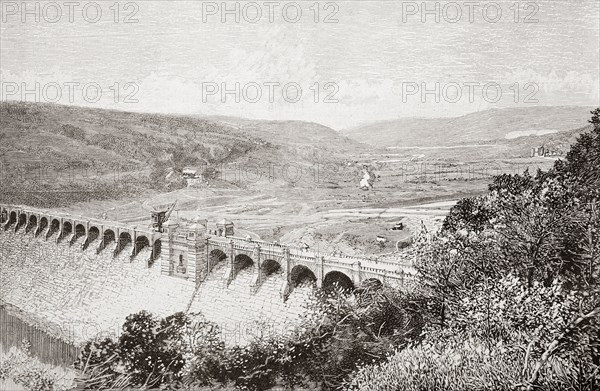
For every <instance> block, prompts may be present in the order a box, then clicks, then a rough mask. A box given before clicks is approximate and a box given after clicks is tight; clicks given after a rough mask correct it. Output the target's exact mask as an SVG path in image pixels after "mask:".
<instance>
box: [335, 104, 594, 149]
mask: <svg viewBox="0 0 600 391" xmlns="http://www.w3.org/2000/svg"><path fill="white" fill-rule="evenodd" d="M593 109H594V107H579V106H559V107H552V106H536V107H522V108H507V109H492V110H486V111H481V112H477V113H472V114H468V115H464V116H461V117H456V118H400V119H397V120H391V121H383V122H376V123H373V124H368V125H364V126H359V127H355V128H351V129H346V130H343V131H342V132H341V133H342V134H343V135H345V136H348V137H350V138H352V139H354V140H357V141H361V142H364V143H367V144H371V145H374V146H377V147H432V146H451V145H460V144H480V143H488V142H492V141H497V140H499V141H502V143H504V140H518V141H517V142H520V141H524V139H520V138H522V137H526V136H535V135H540V136H544V135H550V134H554V133H558V132H562V131H566V130H570V129H578V128H581V127H582V126H585V125H586V124H587V119H588V118H589V117H590V114H589V113H590V111H591V110H593Z"/></svg>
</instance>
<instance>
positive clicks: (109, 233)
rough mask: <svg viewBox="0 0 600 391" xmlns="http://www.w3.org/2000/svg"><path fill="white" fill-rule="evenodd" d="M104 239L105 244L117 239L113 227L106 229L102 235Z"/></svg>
mask: <svg viewBox="0 0 600 391" xmlns="http://www.w3.org/2000/svg"><path fill="white" fill-rule="evenodd" d="M102 240H103V241H104V244H105V245H107V244H109V243H111V242H114V241H115V232H114V231H113V230H112V229H107V230H105V231H104V234H103V235H102Z"/></svg>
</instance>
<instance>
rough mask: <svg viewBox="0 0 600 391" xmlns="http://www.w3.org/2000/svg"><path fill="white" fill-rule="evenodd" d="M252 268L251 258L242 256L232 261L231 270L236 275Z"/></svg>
mask: <svg viewBox="0 0 600 391" xmlns="http://www.w3.org/2000/svg"><path fill="white" fill-rule="evenodd" d="M253 266H254V261H253V260H252V258H250V257H249V256H247V255H244V254H240V255H237V256H236V257H235V258H234V260H233V268H234V271H235V274H236V275H237V274H238V273H239V272H241V271H242V270H244V269H248V268H251V267H253Z"/></svg>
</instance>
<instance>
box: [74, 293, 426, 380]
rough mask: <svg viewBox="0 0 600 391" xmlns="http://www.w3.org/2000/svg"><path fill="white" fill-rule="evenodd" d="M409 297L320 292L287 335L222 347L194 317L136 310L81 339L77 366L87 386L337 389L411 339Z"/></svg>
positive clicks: (415, 332) (211, 329) (413, 321)
mask: <svg viewBox="0 0 600 391" xmlns="http://www.w3.org/2000/svg"><path fill="white" fill-rule="evenodd" d="M409 302H410V298H409V297H408V296H406V295H404V294H401V293H399V292H396V291H394V290H391V289H387V288H381V287H365V288H363V289H361V290H359V291H357V292H354V293H352V294H348V293H344V292H342V291H339V290H338V291H334V292H328V293H326V292H320V293H318V294H317V295H315V297H314V298H313V300H312V301H311V308H309V309H308V311H307V315H306V317H305V319H304V320H303V321H302V323H301V325H300V326H299V327H298V328H297V329H296V330H295V331H294V332H293V333H291V334H290V335H286V336H275V337H265V338H258V339H256V340H254V341H252V342H251V343H250V344H248V345H246V346H233V347H227V348H226V347H225V346H224V344H223V342H221V340H220V338H219V337H220V335H219V329H218V328H217V327H216V326H215V325H214V324H212V323H210V322H206V321H204V320H203V319H202V317H201V316H199V315H197V314H194V315H185V314H183V313H177V314H175V315H173V316H170V317H168V318H165V319H162V320H161V319H159V318H157V317H155V316H153V315H151V314H149V313H147V312H143V311H142V312H140V313H137V314H133V315H131V316H129V317H128V318H127V320H126V322H125V324H124V325H123V334H122V335H121V337H120V338H119V340H117V341H114V340H112V339H110V338H108V339H104V340H100V341H91V342H88V343H87V344H86V346H85V347H84V349H83V351H82V354H81V358H80V360H79V362H78V364H77V365H78V367H79V368H80V369H81V370H82V371H83V372H84V373H85V374H86V375H87V377H88V380H87V383H86V387H88V388H91V389H119V388H125V387H132V386H133V387H158V386H160V385H168V386H169V387H171V388H177V387H180V388H185V389H189V388H194V387H202V386H216V385H220V386H226V385H231V386H234V387H237V388H238V389H245V390H264V389H268V388H270V387H273V386H275V385H285V386H289V387H294V386H306V385H311V384H312V385H317V386H318V387H319V389H324V390H328V389H337V388H339V387H340V386H341V385H342V384H344V382H345V381H346V380H347V379H348V376H349V375H350V374H352V373H353V372H354V371H355V370H356V369H357V368H358V367H359V366H361V365H365V364H371V363H379V362H381V361H383V360H385V359H386V358H387V357H388V356H389V355H390V354H391V353H393V352H394V350H395V349H399V348H402V347H403V346H406V345H407V344H408V343H409V342H412V341H415V340H416V339H417V338H418V336H419V335H420V332H421V328H422V320H421V318H420V316H419V315H418V313H415V312H414V311H412V309H411V307H410V306H409V305H405V303H409Z"/></svg>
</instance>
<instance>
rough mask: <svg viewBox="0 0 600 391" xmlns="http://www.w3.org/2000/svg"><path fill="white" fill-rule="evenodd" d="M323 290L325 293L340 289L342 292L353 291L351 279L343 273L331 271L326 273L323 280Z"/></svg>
mask: <svg viewBox="0 0 600 391" xmlns="http://www.w3.org/2000/svg"><path fill="white" fill-rule="evenodd" d="M323 289H324V290H325V291H332V290H334V289H341V290H342V291H344V292H349V291H352V290H354V283H353V282H352V279H351V278H350V277H348V276H347V275H345V274H344V273H342V272H338V271H333V272H329V273H327V275H326V276H325V278H324V279H323Z"/></svg>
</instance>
